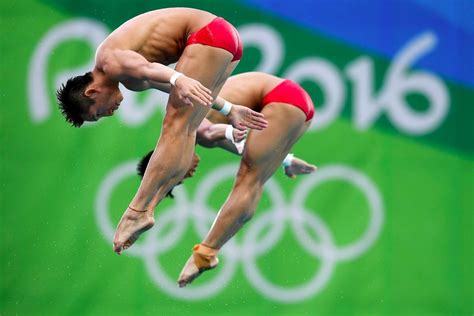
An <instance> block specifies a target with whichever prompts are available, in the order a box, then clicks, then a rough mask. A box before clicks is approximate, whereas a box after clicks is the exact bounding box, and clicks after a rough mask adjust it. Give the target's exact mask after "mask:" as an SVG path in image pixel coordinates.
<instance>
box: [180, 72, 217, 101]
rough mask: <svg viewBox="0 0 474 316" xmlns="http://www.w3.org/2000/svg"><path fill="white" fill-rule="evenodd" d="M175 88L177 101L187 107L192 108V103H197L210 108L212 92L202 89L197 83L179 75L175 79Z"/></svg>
mask: <svg viewBox="0 0 474 316" xmlns="http://www.w3.org/2000/svg"><path fill="white" fill-rule="evenodd" d="M175 87H176V88H177V90H178V96H179V99H180V100H182V101H183V102H184V103H186V104H187V105H189V106H193V102H197V103H199V104H201V105H204V106H211V105H212V101H213V100H214V99H213V98H212V95H211V94H212V91H211V90H209V89H208V88H206V87H204V86H203V85H202V84H201V83H200V82H199V81H197V80H194V79H193V78H189V77H187V76H185V75H181V76H180V77H178V79H176V85H175Z"/></svg>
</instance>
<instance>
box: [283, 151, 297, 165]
mask: <svg viewBox="0 0 474 316" xmlns="http://www.w3.org/2000/svg"><path fill="white" fill-rule="evenodd" d="M293 158H295V155H293V154H288V155H286V157H285V159H283V162H282V163H281V165H282V166H283V168H286V167H289V166H291V163H292V162H293Z"/></svg>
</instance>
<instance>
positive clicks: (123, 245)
mask: <svg viewBox="0 0 474 316" xmlns="http://www.w3.org/2000/svg"><path fill="white" fill-rule="evenodd" d="M154 224H155V219H154V218H153V215H152V214H151V216H150V213H149V212H137V211H133V210H131V209H130V208H127V210H126V211H125V213H124V214H123V216H122V218H121V219H120V223H119V224H118V226H117V230H116V231H115V237H114V251H115V252H116V253H117V254H119V255H120V254H121V253H122V251H124V250H126V249H127V248H129V247H130V246H131V245H133V243H134V242H135V241H136V240H137V239H138V237H139V236H140V235H141V234H142V233H143V232H145V231H147V230H149V229H150V228H152V227H153V225H154Z"/></svg>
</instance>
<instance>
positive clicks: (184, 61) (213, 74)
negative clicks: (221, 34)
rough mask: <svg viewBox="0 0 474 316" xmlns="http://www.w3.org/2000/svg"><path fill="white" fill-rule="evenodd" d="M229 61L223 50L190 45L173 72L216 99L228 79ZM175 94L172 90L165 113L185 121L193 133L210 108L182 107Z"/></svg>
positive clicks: (227, 54) (230, 62)
mask: <svg viewBox="0 0 474 316" xmlns="http://www.w3.org/2000/svg"><path fill="white" fill-rule="evenodd" d="M232 58H233V56H232V54H231V53H229V52H228V51H226V50H224V49H221V48H216V47H211V46H206V45H201V44H193V45H189V46H187V47H186V48H185V50H184V52H183V54H182V55H181V57H180V59H179V61H178V63H177V65H176V70H177V71H179V72H182V73H183V74H185V75H186V76H188V77H191V78H193V79H195V80H197V81H199V82H200V83H202V84H203V85H204V86H206V87H207V88H209V89H210V90H211V91H212V95H213V96H214V97H216V96H217V95H218V94H219V91H220V89H221V88H222V85H223V82H225V80H226V79H227V77H228V76H229V73H228V72H229V68H231V67H232V64H233V62H232ZM232 69H233V68H232ZM174 91H175V90H174V89H172V90H171V93H170V98H169V101H168V108H167V112H170V113H169V114H170V115H171V116H172V117H176V118H177V117H184V120H185V121H186V122H189V124H190V126H191V129H192V130H194V129H195V128H197V127H198V126H199V123H201V121H202V120H203V119H204V117H205V116H206V114H207V112H208V111H209V107H206V106H202V105H200V104H195V105H194V106H193V107H190V106H187V105H184V104H182V103H181V102H180V100H179V98H178V97H177V95H176V94H175V93H174Z"/></svg>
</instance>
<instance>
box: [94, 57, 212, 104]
mask: <svg viewBox="0 0 474 316" xmlns="http://www.w3.org/2000/svg"><path fill="white" fill-rule="evenodd" d="M102 69H103V71H104V72H105V73H106V74H107V75H108V76H110V77H111V78H112V79H115V80H117V81H124V82H126V81H131V80H139V81H144V82H147V83H148V86H149V87H150V88H153V87H156V88H159V89H160V90H162V91H163V90H164V89H165V88H166V87H167V83H171V85H172V86H175V87H176V89H177V92H178V96H179V98H180V99H181V100H182V101H183V102H185V103H186V104H188V105H191V106H192V102H197V103H200V104H202V105H205V106H210V105H212V101H213V98H212V96H211V93H212V92H211V90H209V89H208V88H206V87H204V86H203V85H202V84H201V83H200V82H198V81H197V80H194V79H192V78H189V77H187V76H185V75H183V74H182V73H180V72H177V71H175V70H173V69H171V68H169V67H167V66H165V65H162V64H160V63H150V62H149V61H148V60H146V59H145V58H144V57H143V56H142V55H140V54H138V53H136V52H134V51H131V50H113V51H111V52H108V53H107V54H106V57H104V60H103V66H102ZM163 84H165V85H163Z"/></svg>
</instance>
